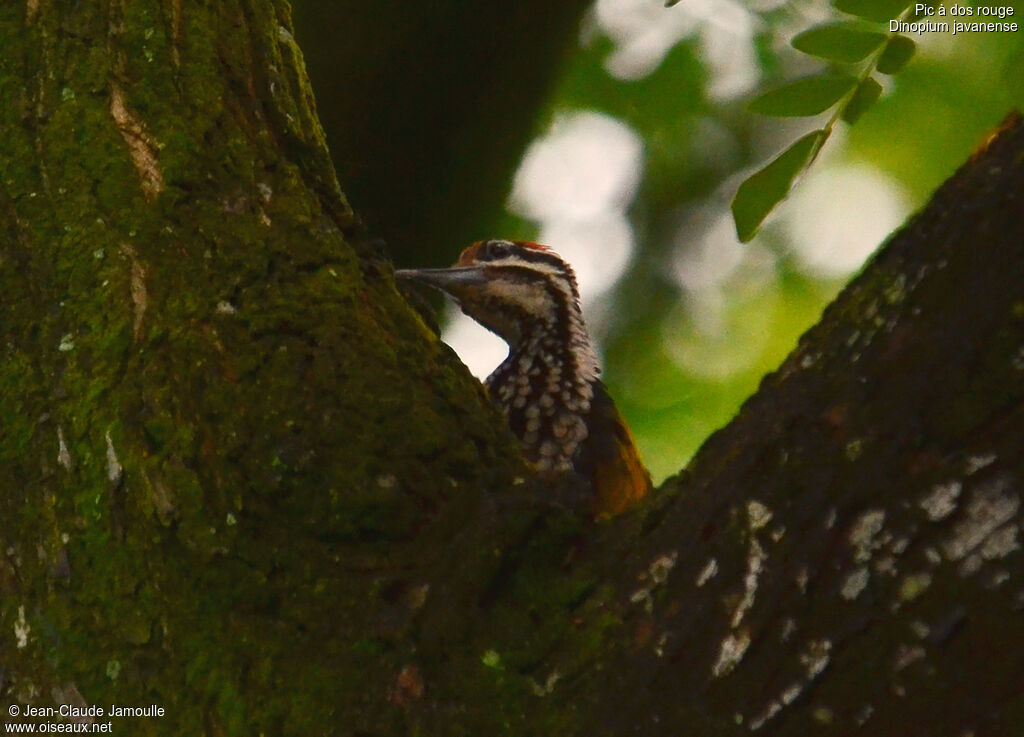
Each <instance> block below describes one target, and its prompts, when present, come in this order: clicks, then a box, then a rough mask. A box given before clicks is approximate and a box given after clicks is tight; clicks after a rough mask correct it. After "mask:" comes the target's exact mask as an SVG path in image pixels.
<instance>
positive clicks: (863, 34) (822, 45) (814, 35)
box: [792, 22, 886, 64]
mask: <svg viewBox="0 0 1024 737" xmlns="http://www.w3.org/2000/svg"><path fill="white" fill-rule="evenodd" d="M885 42H886V35H885V34H884V33H879V32H878V31H867V30H864V29H863V28H861V27H860V26H859V25H857V24H855V23H847V22H843V23H826V24H825V25H821V26H815V27H814V28H810V29H808V30H806V31H804V32H803V33H801V34H798V35H797V36H796V37H794V38H793V41H792V44H793V48H794V49H797V50H798V51H802V52H804V53H805V54H810V55H811V56H818V57H820V58H822V59H828V60H829V61H838V62H843V63H847V64H852V63H854V62H858V61H863V60H864V59H865V58H867V56H868V55H869V54H870V53H871V52H872V51H874V50H875V49H877V48H878V47H879V46H881V45H882V44H884V43H885Z"/></svg>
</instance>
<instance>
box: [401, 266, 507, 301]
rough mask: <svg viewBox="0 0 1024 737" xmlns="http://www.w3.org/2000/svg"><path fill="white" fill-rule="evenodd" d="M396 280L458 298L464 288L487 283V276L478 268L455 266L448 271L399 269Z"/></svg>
mask: <svg viewBox="0 0 1024 737" xmlns="http://www.w3.org/2000/svg"><path fill="white" fill-rule="evenodd" d="M395 278H396V279H412V280H414V281H418V282H421V283H423V284H429V285H430V286H432V287H435V288H437V289H441V290H443V291H445V292H448V293H449V294H451V295H452V296H455V297H458V296H459V293H460V292H462V291H463V289H465V288H466V287H479V286H483V285H484V284H486V283H487V275H486V274H485V272H484V269H483V268H481V267H479V266H455V267H452V268H450V269H399V270H398V271H396V272H395Z"/></svg>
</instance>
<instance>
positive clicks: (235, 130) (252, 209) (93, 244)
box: [0, 0, 520, 735]
mask: <svg viewBox="0 0 1024 737" xmlns="http://www.w3.org/2000/svg"><path fill="white" fill-rule="evenodd" d="M289 27H290V21H289V18H288V13H287V4H286V3H284V2H250V1H249V0H238V1H229V2H219V3H210V4H205V5H203V6H202V7H197V6H195V5H194V4H187V3H181V2H180V1H179V0H171V1H168V2H156V1H143V2H131V3H119V2H110V3H107V2H103V3H101V2H82V3H76V4H74V5H73V6H72V7H68V6H67V4H58V3H52V4H51V3H39V2H34V1H31V0H30V1H29V2H28V3H27V4H26V3H22V4H21V5H20V6H18V7H17V8H15V7H14V6H8V7H7V8H6V9H5V10H3V11H0V48H2V49H3V52H2V53H3V58H4V62H3V66H2V68H0V116H2V117H0V131H2V136H0V140H2V143H0V175H2V181H0V218H2V228H3V230H2V236H0V285H2V288H0V335H2V336H3V343H2V351H3V354H2V356H3V357H2V363H0V387H2V399H0V592H2V593H0V624H2V632H3V639H2V640H0V685H2V692H3V693H4V694H5V696H6V699H5V701H11V702H14V703H19V704H36V705H54V704H55V702H64V701H70V702H76V701H84V702H85V703H87V704H110V703H117V704H121V705H129V706H136V705H144V704H151V703H154V704H158V705H160V706H162V707H163V708H164V709H165V710H166V716H164V717H163V718H160V719H139V720H134V721H132V722H130V723H127V722H126V723H125V725H124V726H125V728H126V729H128V730H129V731H130V732H131V733H132V734H149V733H153V734H157V733H159V734H199V733H206V734H224V733H231V734H247V735H251V734H259V733H265V734H268V735H269V734H283V733H286V734H311V733H322V732H323V731H325V730H327V731H331V730H330V729H328V728H326V727H325V726H324V725H332V724H333V725H335V726H336V727H337V728H338V729H341V726H340V725H342V724H344V725H345V727H344V729H345V730H350V729H356V728H357V727H358V719H356V718H355V717H354V716H353V715H355V714H358V713H364V714H365V716H364V717H363V719H364V720H365V722H366V724H367V725H375V726H377V727H379V725H380V724H381V721H380V720H381V717H382V714H385V715H386V714H388V713H389V710H390V707H389V708H388V709H368V708H365V706H364V705H365V704H374V703H376V700H377V698H378V697H379V698H381V699H383V693H382V691H381V689H383V688H384V687H383V686H379V688H378V689H377V690H374V686H373V685H372V684H383V683H386V682H387V681H388V680H389V679H390V677H391V673H392V670H393V665H392V664H391V663H389V662H388V659H386V658H382V657H381V655H380V652H379V651H380V646H379V644H378V643H377V639H376V637H375V635H374V634H373V633H374V631H375V629H376V628H378V627H380V626H381V618H380V613H379V612H378V611H376V609H375V608H374V606H371V605H369V604H370V603H371V602H374V603H375V602H379V601H380V597H381V596H382V591H381V589H382V580H383V579H382V577H383V576H384V574H385V573H386V572H387V571H390V570H391V569H393V568H395V567H397V568H399V569H402V568H405V567H407V566H409V565H412V563H414V562H415V561H416V560H418V559H419V558H420V557H422V553H421V546H422V545H423V544H424V543H422V542H420V540H421V539H423V536H426V535H428V534H430V533H431V531H432V530H434V529H435V528H436V526H437V525H442V526H443V525H444V524H446V523H447V517H446V516H445V515H446V514H449V512H448V510H449V509H450V508H452V507H455V508H457V509H461V508H462V507H464V506H465V505H467V504H470V503H472V500H473V499H474V498H475V495H476V494H478V493H479V490H480V489H484V488H490V487H495V488H500V487H501V485H502V484H506V483H508V482H505V481H503V480H504V479H509V478H511V477H512V476H513V475H514V473H515V472H516V470H517V469H520V461H519V460H518V459H517V456H516V454H515V450H514V445H513V441H512V440H511V437H510V435H509V433H508V431H507V429H506V428H505V426H504V423H503V421H502V420H501V419H500V418H499V417H496V416H495V413H494V412H493V411H492V410H491V408H490V406H489V405H488V403H487V402H486V400H485V398H484V396H483V392H482V390H481V388H480V386H479V384H478V383H477V382H476V381H475V380H474V379H473V378H472V377H470V376H469V375H468V374H467V373H466V371H465V370H464V369H463V368H462V367H461V365H460V364H459V363H458V361H457V360H456V359H455V358H454V357H453V356H452V354H451V352H450V351H448V350H447V349H446V348H444V347H443V346H442V345H441V344H440V343H438V342H437V340H436V339H435V338H434V337H433V336H432V335H431V334H430V333H429V332H428V331H427V330H426V329H425V328H424V326H423V325H422V323H421V322H420V321H419V320H418V319H417V318H416V316H415V314H414V313H412V312H411V311H410V310H409V309H408V308H407V306H406V305H405V303H404V301H403V300H402V299H401V298H400V297H399V296H398V294H397V293H396V292H395V290H394V287H393V285H392V284H391V282H390V280H387V279H385V278H382V276H381V274H382V272H383V271H384V269H385V267H386V265H385V264H384V263H383V262H381V261H379V260H378V258H377V257H376V256H375V255H374V253H373V252H372V250H371V249H368V248H366V247H355V248H354V247H353V246H352V242H353V235H354V229H353V225H352V223H353V217H352V214H351V212H350V210H349V209H348V207H347V205H346V203H345V200H344V198H343V197H342V195H341V193H340V191H339V189H338V185H337V182H336V180H335V177H334V173H333V170H332V168H331V164H330V162H329V159H328V156H327V151H326V149H325V146H324V142H323V135H322V132H321V129H320V126H319V123H318V122H317V119H316V115H315V110H314V104H313V99H312V95H311V93H310V89H309V85H308V81H307V79H306V76H305V73H304V70H303V65H302V60H301V56H300V54H299V51H298V49H297V47H296V46H295V43H294V41H293V39H292V36H291V33H290V31H289ZM395 540H402V541H406V542H405V544H404V545H398V544H395V542H394V541H395ZM5 713H6V710H5ZM6 718H7V717H4V719H6ZM115 727H117V725H116V724H115Z"/></svg>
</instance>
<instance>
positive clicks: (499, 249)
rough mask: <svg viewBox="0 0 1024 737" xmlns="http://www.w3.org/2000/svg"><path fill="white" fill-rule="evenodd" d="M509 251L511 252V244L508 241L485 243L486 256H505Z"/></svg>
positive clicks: (493, 257)
mask: <svg viewBox="0 0 1024 737" xmlns="http://www.w3.org/2000/svg"><path fill="white" fill-rule="evenodd" d="M510 253H512V246H511V244H510V243H509V242H508V241H491V242H490V243H489V244H488V245H487V256H488V258H491V259H496V258H505V257H506V256H508V255H509V254H510Z"/></svg>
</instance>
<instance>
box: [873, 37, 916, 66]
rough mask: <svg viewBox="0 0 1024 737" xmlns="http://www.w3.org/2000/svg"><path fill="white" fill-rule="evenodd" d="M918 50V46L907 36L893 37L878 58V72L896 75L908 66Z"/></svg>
mask: <svg viewBox="0 0 1024 737" xmlns="http://www.w3.org/2000/svg"><path fill="white" fill-rule="evenodd" d="M916 50H917V44H915V43H914V42H913V41H911V40H910V39H909V38H907V37H906V36H899V35H897V36H893V37H892V38H891V39H889V43H887V44H886V45H885V50H883V51H882V55H881V56H880V57H878V67H877V68H878V71H879V72H881V73H882V74H895V73H896V72H898V71H900V70H901V69H903V67H905V66H906V65H907V62H908V61H910V59H911V57H913V56H914V52H915V51H916Z"/></svg>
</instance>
